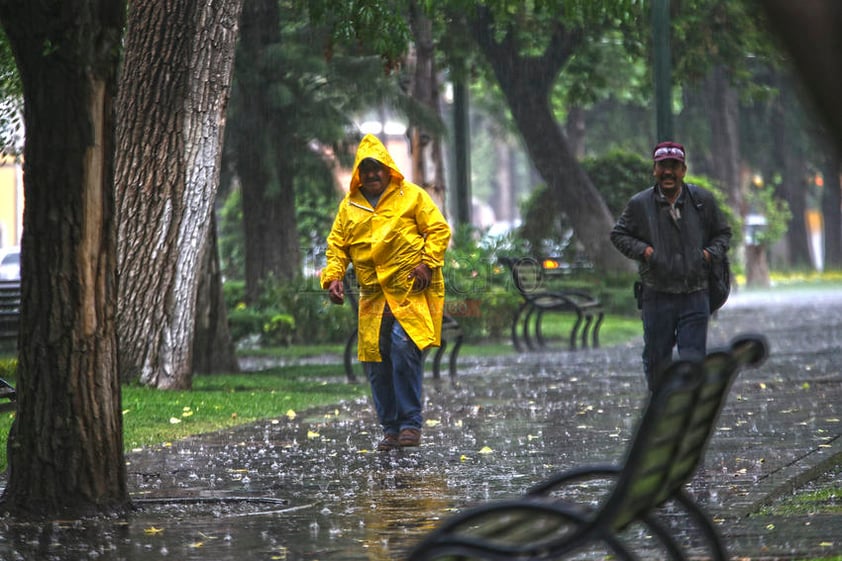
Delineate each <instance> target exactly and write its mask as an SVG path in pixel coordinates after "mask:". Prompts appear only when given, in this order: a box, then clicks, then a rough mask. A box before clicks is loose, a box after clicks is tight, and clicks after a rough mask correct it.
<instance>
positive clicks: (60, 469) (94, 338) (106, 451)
mask: <svg viewBox="0 0 842 561" xmlns="http://www.w3.org/2000/svg"><path fill="white" fill-rule="evenodd" d="M0 19H2V23H3V26H4V28H5V30H6V34H7V36H8V38H9V41H10V44H11V45H12V49H13V51H14V53H15V58H16V61H17V65H18V69H19V71H20V75H21V78H22V81H23V87H24V105H25V110H24V122H25V125H26V146H25V149H24V192H25V197H26V207H25V209H24V217H23V224H24V227H23V239H22V247H23V250H22V252H21V257H22V268H21V270H22V292H23V294H22V302H21V317H20V336H19V341H18V347H19V357H18V373H17V387H18V396H19V399H18V412H17V419H16V422H15V429H13V433H14V434H13V435H11V439H10V440H11V446H10V447H9V463H10V466H11V468H12V469H11V473H10V476H9V482H8V485H7V486H6V489H5V491H4V493H3V497H2V502H3V509H4V510H5V511H8V512H10V513H12V514H13V515H14V516H16V517H28V516H31V517H49V518H53V519H58V518H78V517H81V516H87V515H94V514H103V513H111V512H119V511H122V510H124V509H126V508H127V507H128V506H129V497H128V492H127V489H126V471H125V463H124V459H123V425H122V416H121V408H120V381H119V377H118V373H117V348H116V347H117V338H116V328H115V318H114V316H115V302H116V299H117V287H116V284H117V282H116V271H117V268H116V242H115V225H114V191H113V185H114V169H113V153H114V110H113V107H114V96H115V93H116V88H117V68H118V57H119V52H120V34H121V31H122V26H123V20H124V13H123V4H122V3H121V2H113V1H110V0H64V1H62V2H57V1H48V0H19V1H17V0H2V1H0Z"/></svg>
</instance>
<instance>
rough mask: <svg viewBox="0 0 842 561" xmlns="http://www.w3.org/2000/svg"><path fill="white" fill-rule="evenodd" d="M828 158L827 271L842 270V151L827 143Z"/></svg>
mask: <svg viewBox="0 0 842 561" xmlns="http://www.w3.org/2000/svg"><path fill="white" fill-rule="evenodd" d="M827 147H828V148H827V156H826V158H825V161H826V163H825V165H824V168H823V169H822V172H823V173H822V175H824V189H823V192H822V214H823V215H824V267H825V270H829V269H834V270H839V269H842V216H841V215H842V181H840V173H842V149H838V150H837V149H835V147H834V146H833V144H832V141H828V143H827Z"/></svg>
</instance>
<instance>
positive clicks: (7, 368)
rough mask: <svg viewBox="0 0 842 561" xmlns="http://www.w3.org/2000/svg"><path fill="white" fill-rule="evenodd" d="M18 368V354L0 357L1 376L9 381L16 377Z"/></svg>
mask: <svg viewBox="0 0 842 561" xmlns="http://www.w3.org/2000/svg"><path fill="white" fill-rule="evenodd" d="M17 370H18V359H17V356H3V357H0V378H3V379H4V380H6V381H7V382H11V381H12V380H14V379H15V376H16V374H17Z"/></svg>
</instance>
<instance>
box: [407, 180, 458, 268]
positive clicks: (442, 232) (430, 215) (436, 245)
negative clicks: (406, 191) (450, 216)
mask: <svg viewBox="0 0 842 561" xmlns="http://www.w3.org/2000/svg"><path fill="white" fill-rule="evenodd" d="M421 193H422V195H421V199H422V204H420V205H419V209H418V214H417V215H416V217H415V220H416V222H417V224H418V231H419V232H421V235H422V236H424V240H425V241H424V250H423V252H422V254H421V262H422V263H424V264H425V265H427V266H428V267H430V269H440V268H441V267H443V266H444V253H445V250H446V249H447V244H448V243H449V242H450V226H449V225H448V224H447V220H445V218H444V215H442V213H441V211H440V210H439V208H438V206H436V203H435V202H434V201H433V199H432V198H431V197H430V196H429V195H428V194H427V193H426V192H425V191H423V190H422V191H421Z"/></svg>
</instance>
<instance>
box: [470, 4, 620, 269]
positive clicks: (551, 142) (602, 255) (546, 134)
mask: <svg viewBox="0 0 842 561" xmlns="http://www.w3.org/2000/svg"><path fill="white" fill-rule="evenodd" d="M477 14H478V15H477V16H476V19H475V20H474V21H473V22H472V25H471V29H472V32H473V36H474V40H475V41H476V42H477V44H478V45H479V46H480V50H481V51H482V53H483V54H484V56H485V58H486V59H487V60H488V62H489V63H490V65H491V67H492V69H493V70H494V74H495V76H496V77H497V81H498V83H499V85H500V89H501V90H502V91H503V95H504V96H505V98H506V101H507V103H508V106H509V109H510V110H511V112H512V117H513V118H514V121H515V123H516V124H517V127H518V130H519V131H520V134H521V136H522V137H523V140H524V143H525V145H526V149H527V152H528V153H529V155H530V158H531V160H532V163H533V164H534V165H535V168H536V169H537V170H538V172H539V173H540V174H541V177H542V178H543V179H544V181H545V182H546V184H547V186H548V188H549V189H550V191H551V192H552V193H553V194H554V196H555V197H556V198H557V199H558V200H559V202H560V204H559V206H560V207H561V208H563V209H564V212H565V215H566V216H567V218H568V220H569V221H570V224H571V225H572V227H573V230H574V231H575V232H576V237H577V238H578V239H579V241H580V242H581V243H582V245H583V246H584V248H585V251H586V253H587V255H588V258H589V259H590V260H591V261H592V262H593V264H594V266H595V267H596V268H597V269H599V270H601V271H605V272H608V273H610V272H630V271H632V270H633V269H634V264H633V263H632V262H631V261H629V260H628V259H626V258H625V257H623V255H621V254H620V252H618V251H616V250H615V249H614V248H613V247H612V246H611V244H610V243H608V242H607V240H608V233H609V232H610V231H611V228H612V227H613V225H614V218H613V217H612V216H611V212H610V211H609V210H608V206H607V205H606V204H605V201H604V200H603V199H602V196H601V195H600V193H599V191H597V190H596V188H595V187H594V186H593V183H591V180H590V178H588V176H587V174H586V173H585V171H584V170H583V169H582V167H581V166H580V165H579V162H578V161H577V160H576V157H575V155H574V153H573V151H572V150H571V148H570V145H569V144H568V142H567V139H566V138H565V136H564V133H563V132H562V130H561V127H560V126H559V124H558V122H557V121H556V119H555V115H553V112H552V109H551V107H550V103H549V99H550V95H549V92H550V89H551V88H552V86H553V84H554V83H555V80H556V78H557V77H558V73H559V72H560V71H561V67H562V66H563V65H564V63H565V62H566V61H567V60H568V59H569V57H570V55H571V54H572V52H573V50H574V48H575V47H576V46H577V45H578V43H579V42H580V40H581V39H580V33H581V32H579V31H576V30H573V31H570V30H568V29H566V28H564V26H562V25H561V24H558V25H557V27H556V30H555V32H554V34H553V37H552V38H551V40H550V42H549V45H548V47H547V49H546V50H545V51H544V54H543V55H541V56H533V57H526V56H520V55H519V51H520V49H519V45H518V44H517V43H516V41H515V39H514V34H513V33H512V32H509V33H508V34H507V35H506V36H505V37H504V38H503V39H502V40H501V41H500V42H497V41H495V39H494V37H495V34H494V33H492V32H491V29H492V28H493V21H492V20H491V16H490V13H489V12H488V10H487V9H485V8H478V9H477Z"/></svg>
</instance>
